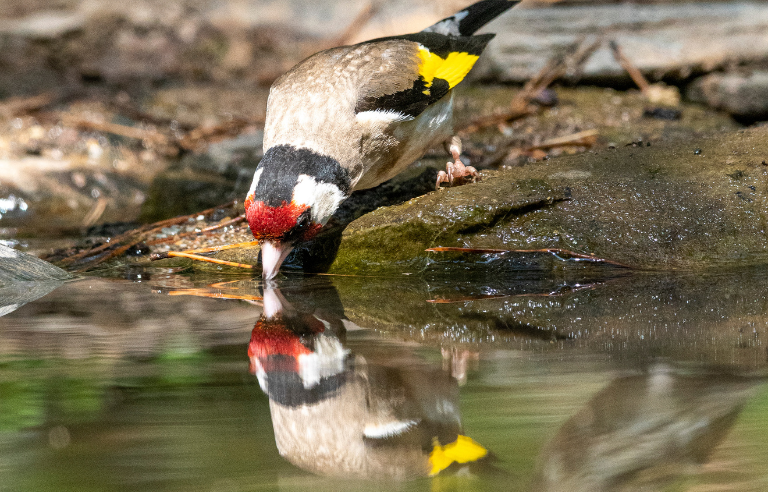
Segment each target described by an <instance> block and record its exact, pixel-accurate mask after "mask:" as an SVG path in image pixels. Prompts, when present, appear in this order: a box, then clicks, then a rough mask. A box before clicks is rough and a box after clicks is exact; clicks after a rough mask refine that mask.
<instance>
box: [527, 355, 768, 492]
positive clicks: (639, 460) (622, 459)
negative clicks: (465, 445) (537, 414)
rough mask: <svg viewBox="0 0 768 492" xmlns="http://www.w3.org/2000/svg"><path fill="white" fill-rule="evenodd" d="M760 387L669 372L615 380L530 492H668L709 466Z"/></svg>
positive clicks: (568, 429)
mask: <svg viewBox="0 0 768 492" xmlns="http://www.w3.org/2000/svg"><path fill="white" fill-rule="evenodd" d="M762 382H763V381H762V380H761V379H758V378H749V377H742V376H736V375H730V374H717V373H714V374H700V375H693V374H681V373H679V372H678V371H676V370H675V369H673V368H671V367H667V366H663V365H658V366H655V367H652V368H651V369H650V370H649V371H648V372H647V374H644V375H636V376H628V377H620V378H617V379H615V380H614V381H612V382H611V383H610V384H609V385H608V386H607V387H606V388H605V389H603V390H602V391H600V392H599V393H598V394H597V395H595V396H594V397H593V398H592V399H591V400H590V401H589V402H588V403H587V405H586V406H585V407H584V408H582V409H581V410H580V411H579V412H577V413H576V414H575V415H574V416H573V417H571V418H570V419H569V420H568V421H567V422H566V423H565V424H564V425H563V426H562V427H561V428H560V430H559V431H558V432H557V434H556V435H555V437H554V438H553V439H552V440H551V441H550V442H549V444H548V445H547V446H545V447H544V449H543V451H542V453H541V455H540V459H539V462H540V466H539V472H538V476H537V479H536V481H535V483H534V486H533V487H532V490H534V491H538V492H545V491H562V490H568V491H572V492H588V491H589V492H595V491H638V490H668V488H667V487H669V486H670V485H672V484H673V483H674V482H675V481H676V480H679V479H680V478H681V477H684V476H685V475H686V474H687V473H689V472H695V471H696V470H697V465H701V464H703V463H705V462H706V461H707V460H708V459H709V457H710V455H711V453H712V451H713V450H714V449H715V447H716V446H717V445H718V444H719V443H720V442H721V441H722V439H723V438H724V437H725V436H726V434H727V433H728V431H729V430H730V429H731V427H732V426H733V424H734V422H735V421H736V418H737V417H738V415H739V413H740V412H741V409H742V407H743V406H744V404H745V403H746V401H747V400H748V399H749V398H750V397H751V396H753V395H754V393H755V389H756V386H757V385H758V384H760V383H762ZM713 490H714V489H713ZM734 490H735V489H734Z"/></svg>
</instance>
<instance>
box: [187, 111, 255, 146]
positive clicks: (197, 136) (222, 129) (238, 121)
mask: <svg viewBox="0 0 768 492" xmlns="http://www.w3.org/2000/svg"><path fill="white" fill-rule="evenodd" d="M257 123H259V124H262V123H264V120H263V119H259V120H244V119H242V118H234V119H232V120H229V121H225V122H223V123H219V124H216V125H210V126H201V127H198V128H195V129H194V130H191V131H189V132H188V133H187V134H186V135H184V136H183V137H182V138H180V139H178V140H176V141H175V142H174V143H175V144H176V145H178V146H179V147H180V148H181V149H184V150H196V149H198V148H199V147H201V143H202V144H208V143H210V142H211V141H213V140H215V139H217V138H221V137H228V136H234V135H238V134H239V133H240V132H242V130H243V128H245V127H247V126H248V125H253V124H257Z"/></svg>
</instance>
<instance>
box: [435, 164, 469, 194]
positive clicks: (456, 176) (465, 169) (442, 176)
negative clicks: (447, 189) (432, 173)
mask: <svg viewBox="0 0 768 492" xmlns="http://www.w3.org/2000/svg"><path fill="white" fill-rule="evenodd" d="M475 181H480V174H479V173H478V172H477V169H475V168H474V167H472V166H465V165H464V163H462V162H461V159H459V158H458V157H456V160H455V161H454V162H448V163H447V164H446V165H445V171H439V172H438V173H437V181H436V182H435V189H436V190H439V189H440V184H441V183H448V186H460V185H463V184H467V183H473V182H475Z"/></svg>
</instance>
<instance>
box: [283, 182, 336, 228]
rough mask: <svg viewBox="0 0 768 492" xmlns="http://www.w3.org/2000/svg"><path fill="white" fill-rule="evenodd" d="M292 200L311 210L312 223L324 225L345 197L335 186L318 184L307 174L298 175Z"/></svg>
mask: <svg viewBox="0 0 768 492" xmlns="http://www.w3.org/2000/svg"><path fill="white" fill-rule="evenodd" d="M292 198H293V202H294V203H296V204H300V205H308V206H309V207H310V208H311V210H312V221H313V222H315V223H317V224H321V225H325V223H326V222H328V219H330V218H331V215H333V213H334V212H335V211H336V209H337V208H339V204H340V203H341V202H343V201H344V199H345V198H346V196H344V193H342V191H341V190H340V189H339V187H338V186H336V185H335V184H332V183H323V182H318V181H317V180H315V178H313V177H312V176H310V175H308V174H300V175H299V179H298V181H297V182H296V186H294V188H293V197H292Z"/></svg>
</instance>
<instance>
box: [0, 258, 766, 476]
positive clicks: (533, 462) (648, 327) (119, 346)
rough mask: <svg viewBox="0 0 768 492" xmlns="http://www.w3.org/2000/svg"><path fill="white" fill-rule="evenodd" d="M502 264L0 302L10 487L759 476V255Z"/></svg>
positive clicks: (125, 285) (164, 280) (131, 274)
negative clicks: (749, 259) (688, 269)
mask: <svg viewBox="0 0 768 492" xmlns="http://www.w3.org/2000/svg"><path fill="white" fill-rule="evenodd" d="M499 272H500V273H497V274H482V273H478V272H476V271H472V270H466V269H465V270H462V273H461V274H460V275H457V274H456V272H455V271H454V272H449V273H450V274H449V275H447V274H446V273H445V272H444V271H442V270H437V269H436V270H434V271H432V272H425V273H424V274H422V275H419V276H418V277H417V278H416V277H414V276H401V277H397V276H394V277H389V278H360V277H321V276H317V277H303V276H300V275H291V276H289V277H287V278H283V279H281V280H280V281H279V282H278V283H276V284H275V285H272V286H264V285H262V284H261V282H260V281H258V280H255V279H251V278H250V277H237V276H232V275H223V274H222V275H219V276H216V275H213V274H212V275H205V276H200V275H197V276H196V275H192V274H185V273H184V272H179V271H175V270H164V269H152V270H138V271H137V270H131V271H128V272H123V275H122V276H123V278H119V279H117V278H85V279H79V280H76V281H73V282H68V283H64V284H62V285H61V286H59V287H58V288H55V289H54V290H53V291H52V292H50V293H49V294H47V295H43V296H42V297H40V298H39V299H37V300H33V301H31V302H29V303H27V304H24V305H21V306H19V307H17V308H16V309H15V310H14V311H13V312H9V313H8V314H6V315H5V316H3V317H0V476H2V480H0V491H5V490H8V491H20V490H35V491H38V490H79V491H83V490H86V491H87V490H100V491H101V490H125V491H133V490H142V491H145V490H206V491H238V490H243V491H245V490H361V489H371V490H519V491H554V490H571V491H580V490H583V491H594V490H692V491H694V490H695V491H702V490H722V489H723V488H725V489H727V490H765V488H766V486H768V465H766V463H768V451H766V449H768V433H766V426H765V422H766V417H768V387H767V386H766V384H765V380H764V374H765V366H766V348H765V347H764V344H763V340H764V338H765V336H766V325H767V323H766V322H767V319H766V315H765V313H766V299H765V297H764V294H763V293H764V292H766V287H768V285H766V284H767V283H768V281H766V280H765V278H766V276H765V275H764V273H765V272H761V271H754V270H749V271H743V272H731V273H723V274H710V275H686V274H677V275H658V274H654V275H638V274H634V275H626V274H625V273H621V272H605V271H603V272H597V273H595V272H586V271H584V272H580V273H579V272H576V273H574V272H560V273H557V272H555V274H548V275H544V276H542V275H541V274H540V272H510V271H503V270H499ZM457 279H458V280H457ZM41 295H42V293H41ZM461 461H466V462H464V463H462V462H461Z"/></svg>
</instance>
